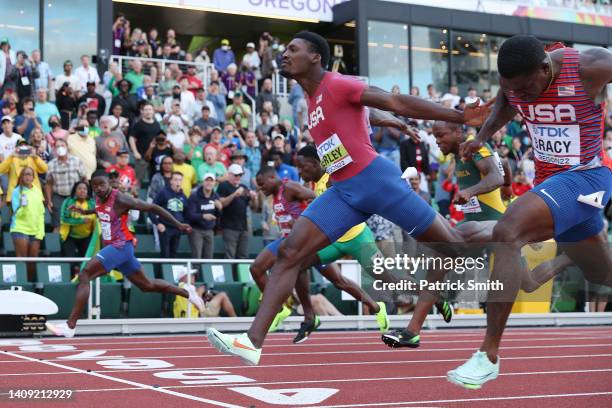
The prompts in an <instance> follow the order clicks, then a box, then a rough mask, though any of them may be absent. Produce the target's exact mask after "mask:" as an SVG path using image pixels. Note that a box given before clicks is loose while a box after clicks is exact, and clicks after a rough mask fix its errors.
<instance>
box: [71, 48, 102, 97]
mask: <svg viewBox="0 0 612 408" xmlns="http://www.w3.org/2000/svg"><path fill="white" fill-rule="evenodd" d="M74 73H75V75H76V76H77V78H79V89H78V90H79V92H85V89H86V87H87V82H92V81H93V82H95V83H96V86H98V84H99V83H100V76H99V75H98V70H97V69H95V68H94V67H92V66H91V65H89V55H85V54H83V55H82V56H81V66H80V67H78V68H77V69H76V70H75V71H74Z"/></svg>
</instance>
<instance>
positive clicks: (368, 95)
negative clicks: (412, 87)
mask: <svg viewBox="0 0 612 408" xmlns="http://www.w3.org/2000/svg"><path fill="white" fill-rule="evenodd" d="M360 102H361V104H362V105H365V106H371V107H373V108H378V109H382V110H385V111H390V112H395V113H397V114H398V115H401V116H406V117H409V118H415V119H429V120H443V121H445V122H453V123H465V124H467V125H471V126H480V125H481V124H482V122H483V121H484V119H485V118H486V117H487V115H488V113H489V103H487V104H485V105H482V106H476V104H477V103H478V102H476V104H473V105H470V106H469V107H467V108H466V110H465V111H464V112H462V111H458V110H455V109H448V108H444V107H442V106H441V105H439V104H437V103H433V102H429V101H426V100H424V99H421V98H418V97H415V96H411V95H394V94H391V93H389V92H385V91H383V90H382V89H380V88H376V87H372V86H369V87H367V88H366V89H365V90H364V91H363V93H362V94H361V99H360Z"/></svg>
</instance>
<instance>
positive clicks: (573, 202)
mask: <svg viewBox="0 0 612 408" xmlns="http://www.w3.org/2000/svg"><path fill="white" fill-rule="evenodd" d="M611 190H612V171H611V170H610V169H609V168H607V167H597V168H594V169H589V170H579V171H565V172H563V173H557V174H555V175H554V176H551V177H549V178H547V179H546V180H544V182H542V183H540V184H538V185H537V186H535V187H534V188H532V189H531V190H530V191H532V192H534V193H536V194H537V195H538V196H540V197H541V198H542V199H543V200H544V201H545V202H546V204H547V205H548V208H550V211H551V213H552V216H553V221H554V225H555V240H556V241H557V242H578V241H582V240H583V239H585V238H589V237H592V236H593V235H596V234H598V233H599V232H601V229H602V228H603V226H604V223H603V217H602V208H600V207H601V206H603V207H605V206H606V204H607V203H608V200H609V199H610V191H611ZM600 192H603V196H602V197H601V198H599V197H597V202H596V203H594V204H597V206H596V205H591V204H587V203H584V202H581V201H579V197H580V196H582V197H583V199H584V196H589V195H591V194H594V195H595V196H597V193H600Z"/></svg>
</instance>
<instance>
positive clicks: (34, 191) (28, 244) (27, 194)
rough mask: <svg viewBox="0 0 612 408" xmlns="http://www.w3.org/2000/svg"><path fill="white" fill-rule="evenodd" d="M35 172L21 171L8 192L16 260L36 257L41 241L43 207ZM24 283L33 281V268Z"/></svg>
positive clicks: (42, 234)
mask: <svg viewBox="0 0 612 408" xmlns="http://www.w3.org/2000/svg"><path fill="white" fill-rule="evenodd" d="M35 177H36V172H35V171H34V169H32V168H31V167H25V168H24V169H23V170H22V171H21V174H19V178H18V180H17V187H16V188H15V189H14V190H13V192H12V196H11V197H12V200H11V203H12V205H11V209H12V210H13V216H12V217H11V227H10V232H11V237H12V238H13V244H14V245H15V256H18V257H20V258H25V257H32V258H35V257H38V253H39V251H40V241H42V240H43V239H44V237H45V206H44V205H43V194H42V191H41V189H40V186H39V185H36V184H35V182H34V180H35ZM27 268H28V280H29V281H32V282H33V281H34V273H35V264H34V263H28V264H27Z"/></svg>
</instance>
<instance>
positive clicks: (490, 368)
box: [448, 35, 612, 388]
mask: <svg viewBox="0 0 612 408" xmlns="http://www.w3.org/2000/svg"><path fill="white" fill-rule="evenodd" d="M497 65H498V69H499V74H500V85H501V90H500V92H499V93H498V95H497V98H496V99H497V100H496V103H495V106H494V108H493V112H492V114H491V116H490V117H489V118H488V119H487V121H486V122H485V124H484V126H483V127H482V129H481V130H480V132H479V134H478V137H477V138H476V139H475V140H472V141H468V142H465V143H464V144H463V145H462V146H461V152H462V155H463V156H464V157H471V154H472V153H475V152H477V151H478V150H479V149H480V148H481V147H482V146H483V144H484V143H485V142H486V141H487V140H488V139H489V138H490V137H491V136H492V135H493V134H494V133H495V132H496V131H497V130H498V129H500V128H501V127H502V126H503V125H505V124H506V123H508V121H510V120H511V119H512V118H513V117H514V116H515V115H516V114H517V113H520V114H521V115H522V116H523V119H524V120H525V122H526V124H527V129H528V130H529V133H530V136H531V138H532V141H533V143H532V145H533V150H534V160H535V165H536V180H535V181H536V186H535V187H534V188H533V189H532V190H531V191H529V192H527V193H525V194H524V195H522V196H520V197H519V198H518V199H517V200H516V201H514V202H513V203H512V205H510V207H509V208H508V210H507V211H506V212H505V214H504V215H503V217H502V218H501V219H500V220H499V222H498V224H497V225H496V226H495V228H494V230H493V242H495V243H497V245H496V246H495V248H494V253H495V265H494V268H493V274H492V276H491V279H492V280H494V281H495V280H499V281H500V282H501V283H502V284H503V287H504V290H503V291H497V292H491V293H489V298H488V305H487V332H486V335H485V339H484V342H483V343H482V346H481V347H480V350H479V351H477V352H476V353H474V355H473V356H472V358H470V359H469V360H468V361H467V362H466V363H465V364H463V365H461V366H460V367H458V368H457V369H456V370H452V371H449V373H448V379H449V381H451V382H453V383H456V384H458V385H461V386H464V387H466V388H480V387H481V386H482V384H484V383H485V382H487V381H490V380H493V379H495V378H497V375H498V373H499V357H498V355H497V354H498V350H499V343H500V341H501V338H502V334H503V332H504V328H505V326H506V321H507V319H508V315H509V314H510V311H511V309H512V305H513V302H514V299H515V298H516V294H517V293H518V290H519V287H520V284H521V282H520V280H521V279H520V276H521V270H522V267H521V261H520V259H521V257H520V250H521V248H522V247H523V246H524V245H525V244H529V243H533V242H542V241H546V240H548V239H551V238H555V240H556V241H557V242H558V243H559V245H560V247H561V248H562V249H563V250H564V251H565V254H566V255H567V256H568V257H569V258H570V259H571V260H572V261H573V262H574V263H575V264H576V265H577V266H578V267H580V269H582V272H583V273H584V275H585V277H586V278H587V279H588V280H589V281H591V282H594V283H598V284H605V285H607V286H612V257H611V256H610V250H609V248H608V243H607V242H606V241H607V239H606V237H605V234H601V231H602V229H603V226H604V223H603V218H602V209H603V208H604V207H605V205H606V203H607V202H608V200H609V199H610V190H612V173H611V171H610V169H609V168H607V167H605V166H602V157H603V151H602V145H603V135H602V133H603V109H602V105H601V103H600V102H601V97H602V94H603V92H604V90H605V87H606V86H607V85H608V84H609V83H611V82H612V53H610V52H609V51H608V50H606V49H605V48H592V49H589V50H586V51H583V52H578V51H577V50H574V49H571V48H563V47H561V48H558V49H556V50H554V51H551V52H546V51H545V49H544V46H543V45H542V43H541V42H540V41H538V40H537V39H536V38H535V37H532V36H525V35H520V36H515V37H512V38H510V39H508V40H506V42H504V43H503V44H502V46H501V48H500V50H499V57H498V60H497Z"/></svg>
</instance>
